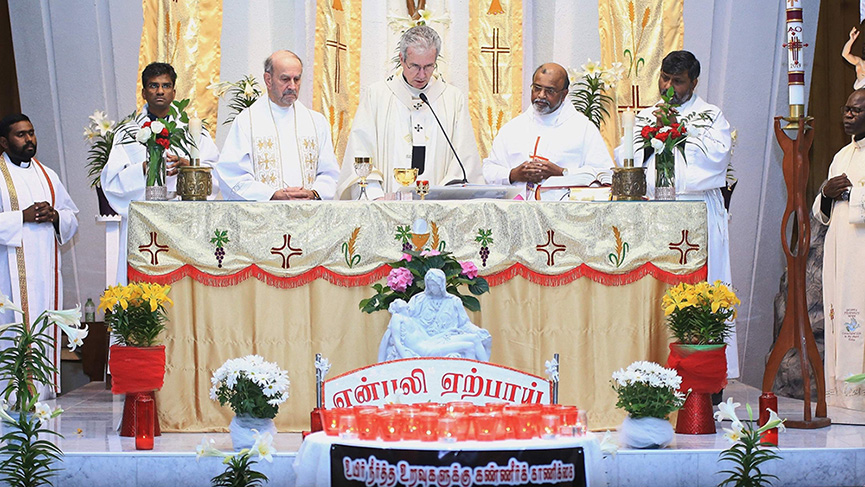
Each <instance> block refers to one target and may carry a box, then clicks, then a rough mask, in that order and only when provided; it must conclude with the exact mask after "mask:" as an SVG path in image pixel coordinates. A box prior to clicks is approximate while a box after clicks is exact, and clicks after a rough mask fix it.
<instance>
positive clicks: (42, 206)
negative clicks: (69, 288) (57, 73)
mask: <svg viewBox="0 0 865 487" xmlns="http://www.w3.org/2000/svg"><path fill="white" fill-rule="evenodd" d="M0 148H2V150H3V155H2V157H0V294H2V295H3V296H8V297H9V298H10V299H11V300H12V302H13V303H14V304H15V305H17V306H18V307H19V308H21V309H23V310H24V312H25V318H26V321H27V322H28V323H30V324H32V323H33V320H35V319H36V317H38V316H39V314H40V313H42V312H43V311H45V310H47V309H50V310H59V309H61V308H62V306H63V282H62V280H61V275H60V250H59V247H60V245H63V244H65V243H66V242H68V241H69V240H71V239H72V236H73V235H75V231H76V230H77V229H78V218H77V217H76V216H75V214H76V213H78V208H77V207H76V206H75V203H73V202H72V198H70V197H69V193H67V192H66V188H65V187H64V186H63V183H61V182H60V178H58V177H57V174H56V173H55V172H54V171H52V170H51V169H50V168H48V167H45V166H44V165H42V163H40V162H39V161H37V160H36V158H35V157H34V156H35V155H36V133H35V131H34V130H33V124H31V123H30V119H29V118H28V117H27V116H26V115H24V114H16V115H8V116H6V117H5V118H3V120H0ZM20 322H21V317H20V315H13V313H12V311H10V310H8V308H6V307H5V306H0V323H20ZM58 331H59V330H58ZM58 338H59V334H58V335H55V339H58ZM46 352H47V355H49V358H50V359H51V361H52V363H53V364H54V365H55V366H58V367H59V365H60V347H59V343H56V342H55V346H54V348H53V350H51V351H46ZM59 387H60V382H59V375H56V374H55V376H54V383H53V384H43V385H42V386H41V387H40V389H41V390H40V393H42V396H41V397H42V398H49V397H53V395H54V392H56V391H59Z"/></svg>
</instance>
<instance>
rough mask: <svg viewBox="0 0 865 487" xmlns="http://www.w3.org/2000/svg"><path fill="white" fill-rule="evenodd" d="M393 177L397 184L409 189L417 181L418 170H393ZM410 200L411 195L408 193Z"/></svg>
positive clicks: (413, 168) (408, 168)
mask: <svg viewBox="0 0 865 487" xmlns="http://www.w3.org/2000/svg"><path fill="white" fill-rule="evenodd" d="M393 177H394V179H396V182H398V183H399V184H401V185H403V186H404V187H406V188H408V187H409V186H411V185H412V184H414V182H415V181H416V180H417V168H416V167H398V168H395V169H394V170H393ZM407 194H408V196H409V199H411V193H410V192H409V193H407Z"/></svg>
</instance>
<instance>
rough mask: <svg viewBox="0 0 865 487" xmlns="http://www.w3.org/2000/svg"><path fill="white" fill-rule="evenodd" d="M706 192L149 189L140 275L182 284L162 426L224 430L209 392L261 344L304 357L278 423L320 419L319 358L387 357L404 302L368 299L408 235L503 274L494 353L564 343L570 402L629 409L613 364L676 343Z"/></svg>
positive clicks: (602, 418) (261, 350) (616, 416)
mask: <svg viewBox="0 0 865 487" xmlns="http://www.w3.org/2000/svg"><path fill="white" fill-rule="evenodd" d="M706 241H707V237H706V208H705V204H704V203H702V202H693V201H683V202H614V203H572V202H561V203H559V202H549V203H535V202H516V201H485V200H479V201H470V202H392V201H387V202H384V201H383V202H372V203H363V202H347V201H346V202H320V201H312V202H297V203H289V202H266V203H246V202H243V203H241V202H136V203H133V204H132V206H131V207H130V211H129V243H128V252H129V279H130V281H135V280H141V281H149V282H159V283H164V284H171V285H172V290H171V293H170V297H171V298H172V299H173V300H174V306H173V307H171V308H169V309H168V317H169V324H168V329H167V331H166V334H165V337H164V343H165V345H166V353H167V370H166V375H165V385H164V387H163V389H162V391H161V392H160V393H159V396H158V397H159V412H160V422H161V426H162V429H163V431H167V432H171V431H188V432H192V431H224V430H226V428H227V426H228V423H229V421H230V418H231V415H232V413H231V411H230V409H229V408H222V407H220V406H219V404H218V403H217V402H216V401H213V400H211V399H210V398H209V389H210V377H211V374H212V373H213V371H214V370H216V369H217V368H218V367H219V366H220V365H221V364H222V363H223V362H225V360H227V359H230V358H234V357H239V356H244V355H248V354H252V353H256V354H259V355H262V356H263V357H265V358H266V359H267V360H270V361H275V362H277V363H278V364H279V365H280V366H281V367H283V368H285V369H287V370H288V371H289V376H290V379H291V390H290V394H291V395H290V397H289V399H288V401H287V402H286V403H285V404H284V405H283V406H282V407H281V408H280V413H279V415H278V416H277V417H276V424H277V427H278V428H279V430H280V431H298V430H301V429H306V428H308V426H309V412H310V410H311V409H312V408H313V407H314V405H315V373H314V363H313V359H314V356H315V354H316V353H321V354H322V355H323V356H324V357H327V358H328V359H329V360H330V361H331V363H332V364H333V369H332V370H331V373H332V374H333V373H336V374H339V373H342V372H345V371H348V370H353V369H356V368H358V367H362V366H364V365H367V364H370V363H373V362H375V361H376V357H377V353H378V345H379V341H380V340H381V337H382V334H383V332H384V330H385V328H386V326H387V322H388V319H389V315H388V314H387V313H386V312H384V311H380V312H377V313H373V314H365V313H362V312H361V311H360V310H359V308H358V303H359V302H360V300H361V299H363V298H367V297H370V296H371V295H372V294H373V293H374V292H373V290H372V289H371V288H370V287H369V286H370V285H372V284H373V283H376V282H383V281H384V277H385V276H386V275H387V273H388V272H389V270H390V267H389V266H388V265H387V263H388V262H393V261H396V260H398V259H400V258H401V256H402V253H403V251H404V250H405V249H418V250H421V249H435V250H439V251H447V252H452V253H453V254H454V257H456V258H457V259H459V260H461V261H462V260H471V261H472V262H474V263H475V265H476V266H477V268H478V270H479V273H480V275H482V276H484V277H485V278H486V279H487V280H488V281H489V283H490V286H491V289H490V292H489V293H487V294H484V295H482V296H480V303H481V311H480V312H471V313H469V315H470V317H471V320H472V322H473V323H475V324H477V325H478V326H480V327H482V328H484V329H487V330H489V332H490V333H491V334H492V337H493V341H492V357H491V361H492V362H494V363H497V364H501V365H505V366H509V367H513V368H516V369H519V370H524V371H527V372H531V373H535V374H539V375H542V374H543V371H544V368H545V366H544V362H545V361H546V360H549V359H551V358H552V356H553V354H554V353H559V354H560V364H561V380H562V381H561V384H560V395H559V399H560V402H563V403H568V404H576V405H578V406H579V407H580V408H582V409H586V410H587V411H588V413H589V426H590V427H592V428H595V427H604V426H614V425H617V424H618V423H619V422H620V421H621V419H622V414H623V413H622V412H621V411H620V410H617V409H616V408H615V394H614V392H613V391H612V389H611V387H610V383H609V378H610V375H611V374H612V372H613V371H615V370H618V369H619V368H622V367H626V366H627V365H628V364H630V363H631V362H633V361H634V360H653V361H658V362H664V361H665V360H666V357H667V354H668V350H667V344H668V343H669V334H668V332H667V330H666V328H665V325H664V319H663V311H662V310H661V307H660V299H661V297H662V296H663V294H664V292H665V291H666V289H667V288H668V287H670V286H671V285H675V284H677V283H679V282H697V281H700V280H703V279H705V277H706V260H707V252H706Z"/></svg>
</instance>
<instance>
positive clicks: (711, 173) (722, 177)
mask: <svg viewBox="0 0 865 487" xmlns="http://www.w3.org/2000/svg"><path fill="white" fill-rule="evenodd" d="M699 76H700V61H698V60H697V58H696V57H694V55H693V54H692V53H690V52H688V51H673V52H671V53H669V54H667V56H666V57H665V58H664V60H663V61H662V62H661V74H660V76H659V77H658V90H659V91H660V92H661V93H664V92H666V91H667V90H668V89H669V88H670V86H672V87H673V90H674V91H675V95H674V97H673V99H672V100H671V101H672V102H673V103H674V104H679V105H680V106H679V107H678V108H676V110H677V111H678V120H683V119H685V118H687V117H688V116H689V115H692V114H699V113H705V114H706V115H707V116H708V120H707V121H701V122H700V125H705V126H703V127H697V126H694V125H687V128H688V131H689V134H690V135H689V136H688V143H686V144H685V157H686V159H687V161H686V160H685V159H683V158H682V154H680V153H679V151H678V150H677V151H673V153H674V154H675V162H676V169H675V171H676V173H675V174H676V199H677V200H680V201H683V200H695V201H705V202H706V211H707V222H708V226H709V228H708V237H709V248H708V254H709V262H708V273H707V274H708V275H707V279H706V280H707V281H709V283H714V282H715V281H717V280H720V281H722V282H724V283H726V284H729V285H732V280H733V278H732V275H731V272H730V237H729V232H728V219H729V216H728V214H727V210H726V208H724V198H723V196H721V187H723V186H725V185H726V184H727V182H726V177H727V166H728V164H729V162H730V149H731V147H732V139H731V137H730V124H729V123H728V122H727V119H726V118H724V115H723V114H722V113H721V109H720V108H718V107H716V106H715V105H712V104H709V103H707V102H706V101H705V100H703V99H702V98H700V97H699V96H698V95H696V94H694V88H696V87H697V81H698V77H699ZM656 110H657V107H656V106H651V107H648V108H645V109H643V110H641V111H640V113H638V114H637V123H636V124H635V127H634V135H633V136H634V137H635V140H637V139H636V137H637V136H638V135H639V134H640V131H641V130H642V129H643V126H644V125H646V121H647V120H651V121H655V120H656V118H657V115H656V113H655V111H656ZM672 121H673V122H675V121H676V120H675V119H673V120H672ZM615 152H616V159H617V160H618V161H619V162H620V163H621V162H622V158H623V156H622V146H619V147H617V148H616V151H615ZM641 163H642V164H643V165H644V166H645V167H646V168H647V169H646V183H647V190H648V194H649V197H652V196H653V195H654V194H655V154H654V152H652V151H651V150H648V151H642V152H640V151H638V152H637V153H636V154H635V156H634V164H635V165H640V164H641ZM726 352H727V376H728V377H731V378H732V377H738V376H739V355H738V345H737V342H736V331H735V325H734V328H733V333H732V334H731V335H730V337H729V338H728V339H727V351H726Z"/></svg>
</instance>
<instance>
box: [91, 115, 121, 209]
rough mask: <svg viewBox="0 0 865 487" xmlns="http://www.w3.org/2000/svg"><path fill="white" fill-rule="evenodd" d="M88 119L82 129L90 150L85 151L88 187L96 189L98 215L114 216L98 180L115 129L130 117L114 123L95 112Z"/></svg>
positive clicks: (115, 131)
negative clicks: (88, 179)
mask: <svg viewBox="0 0 865 487" xmlns="http://www.w3.org/2000/svg"><path fill="white" fill-rule="evenodd" d="M89 119H90V122H89V123H88V124H87V125H86V126H85V127H84V139H85V140H87V141H88V142H90V149H89V150H88V151H87V166H86V167H87V177H89V178H90V187H91V188H95V189H96V196H97V197H98V198H99V214H100V215H104V216H109V215H116V214H117V212H116V211H114V208H111V205H110V204H109V203H108V199H107V198H106V197H105V193H104V192H103V191H102V184H101V181H100V179H99V178H100V175H101V174H102V169H103V168H104V167H105V164H106V163H107V162H108V156H109V155H111V147H112V146H113V145H114V136H115V134H116V133H117V128H118V127H120V126H122V125H124V124H126V123H127V122H129V121H130V120H131V119H132V116H131V115H130V116H128V117H126V118H124V119H123V120H121V121H120V122H114V121H113V120H109V119H108V115H106V114H105V112H103V111H101V110H96V111H95V112H93V115H90V117H89Z"/></svg>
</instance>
